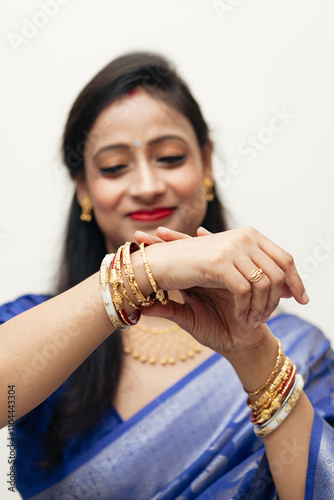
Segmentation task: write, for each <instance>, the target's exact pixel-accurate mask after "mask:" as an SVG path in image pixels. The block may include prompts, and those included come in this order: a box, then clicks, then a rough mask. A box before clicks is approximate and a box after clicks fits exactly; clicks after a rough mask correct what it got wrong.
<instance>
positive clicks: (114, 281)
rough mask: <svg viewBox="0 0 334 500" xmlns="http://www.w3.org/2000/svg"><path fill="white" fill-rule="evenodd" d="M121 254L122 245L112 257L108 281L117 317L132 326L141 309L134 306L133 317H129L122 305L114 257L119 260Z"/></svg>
mask: <svg viewBox="0 0 334 500" xmlns="http://www.w3.org/2000/svg"><path fill="white" fill-rule="evenodd" d="M121 254H122V247H120V248H119V249H118V250H117V252H116V255H115V256H114V258H113V261H112V264H111V278H110V283H111V285H112V287H113V290H114V293H113V296H112V301H113V304H114V307H115V310H116V313H117V315H118V317H119V319H120V320H121V321H122V322H123V323H125V324H126V325H127V326H133V325H136V324H137V323H138V321H139V319H140V316H141V311H140V310H138V308H136V311H135V312H134V314H133V318H129V317H128V315H127V314H126V311H125V309H124V306H123V296H122V294H121V293H119V291H118V284H119V281H118V276H117V270H116V259H117V260H118V261H119V260H120V257H121Z"/></svg>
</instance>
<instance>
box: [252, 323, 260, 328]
mask: <svg viewBox="0 0 334 500" xmlns="http://www.w3.org/2000/svg"><path fill="white" fill-rule="evenodd" d="M258 324H259V321H254V323H253V328H254V329H255V328H256V327H257V326H258Z"/></svg>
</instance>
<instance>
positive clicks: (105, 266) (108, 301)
mask: <svg viewBox="0 0 334 500" xmlns="http://www.w3.org/2000/svg"><path fill="white" fill-rule="evenodd" d="M114 256H115V254H114V253H108V254H107V255H105V257H104V258H103V260H102V263H101V267H100V288H101V294H102V300H103V304H104V307H105V309H106V312H107V314H108V317H109V319H110V321H111V322H112V324H113V326H114V327H115V328H116V329H118V330H127V329H128V328H129V326H126V325H124V324H123V323H121V321H120V320H119V318H118V316H117V312H116V310H115V307H114V304H113V301H112V298H111V293H110V288H109V279H108V277H109V268H110V264H111V262H112V260H113V258H114Z"/></svg>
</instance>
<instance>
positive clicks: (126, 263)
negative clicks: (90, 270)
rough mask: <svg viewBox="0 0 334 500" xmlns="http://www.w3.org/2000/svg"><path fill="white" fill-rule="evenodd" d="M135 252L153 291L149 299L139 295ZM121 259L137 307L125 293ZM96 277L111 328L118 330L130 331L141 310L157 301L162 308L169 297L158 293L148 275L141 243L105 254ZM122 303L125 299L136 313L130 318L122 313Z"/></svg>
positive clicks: (159, 291)
mask: <svg viewBox="0 0 334 500" xmlns="http://www.w3.org/2000/svg"><path fill="white" fill-rule="evenodd" d="M135 250H140V253H141V257H142V261H143V266H144V269H145V272H146V275H147V277H148V279H149V282H150V284H151V287H152V289H153V292H152V294H151V295H149V296H148V297H145V296H144V295H143V293H142V292H141V290H140V288H139V286H138V283H137V281H136V279H135V275H134V272H133V268H132V264H131V257H130V255H131V253H132V252H134V251H135ZM121 260H122V262H123V268H124V272H125V276H126V278H127V282H128V284H129V287H130V289H131V292H132V293H133V296H134V298H135V299H136V300H137V302H138V304H139V305H137V304H135V303H134V301H133V300H132V299H131V297H130V296H129V293H128V292H127V290H126V287H125V285H124V281H123V277H122V267H121ZM99 277H100V287H101V294H102V300H103V303H104V307H105V309H106V312H107V314H108V317H109V319H110V321H111V322H112V324H113V325H114V327H115V328H117V329H119V330H125V329H127V328H130V326H132V325H136V324H137V323H138V321H139V319H140V316H141V309H142V308H143V307H151V306H152V305H153V304H154V303H155V301H156V300H157V299H158V300H159V302H161V304H163V305H167V304H168V301H169V298H168V293H167V291H166V290H163V291H161V290H159V288H158V286H157V284H156V282H155V280H154V278H153V275H152V273H151V270H150V267H149V264H148V262H147V258H146V253H145V244H144V243H141V244H140V245H139V246H138V245H137V243H134V242H132V243H130V242H126V243H125V244H124V245H121V246H120V247H119V249H118V250H117V252H116V253H115V254H112V253H110V254H107V255H106V256H105V257H104V258H103V260H102V263H101V267H100V274H99ZM109 285H111V287H112V289H113V294H112V295H111V293H110V287H109ZM124 300H126V301H127V302H128V304H129V305H130V306H131V307H132V308H133V309H134V310H135V312H134V313H133V314H132V315H131V316H130V317H129V316H128V315H127V314H126V312H125V309H124V303H123V301H124Z"/></svg>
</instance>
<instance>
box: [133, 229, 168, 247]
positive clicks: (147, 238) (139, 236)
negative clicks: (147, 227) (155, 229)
mask: <svg viewBox="0 0 334 500" xmlns="http://www.w3.org/2000/svg"><path fill="white" fill-rule="evenodd" d="M134 236H135V240H136V241H137V243H138V245H140V243H146V245H153V243H163V240H162V239H160V238H158V236H153V235H152V234H147V233H145V232H144V231H136V232H135V234H134Z"/></svg>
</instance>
